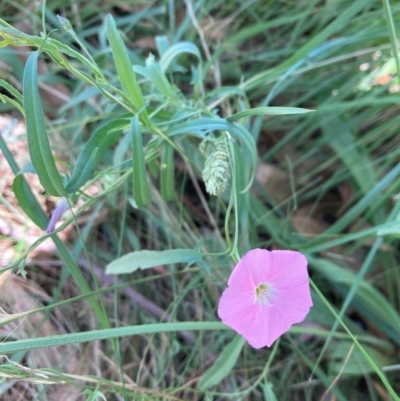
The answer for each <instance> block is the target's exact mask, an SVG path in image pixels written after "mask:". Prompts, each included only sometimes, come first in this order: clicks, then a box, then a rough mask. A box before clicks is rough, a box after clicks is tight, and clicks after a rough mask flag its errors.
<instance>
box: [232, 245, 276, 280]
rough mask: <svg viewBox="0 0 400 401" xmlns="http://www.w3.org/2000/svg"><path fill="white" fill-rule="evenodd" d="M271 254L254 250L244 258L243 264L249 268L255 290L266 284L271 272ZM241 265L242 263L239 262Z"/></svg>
mask: <svg viewBox="0 0 400 401" xmlns="http://www.w3.org/2000/svg"><path fill="white" fill-rule="evenodd" d="M271 253H272V252H270V251H267V250H266V249H259V248H257V249H252V250H251V251H249V252H247V253H246V255H244V256H243V259H242V260H241V261H243V263H245V264H246V265H247V266H248V269H249V270H250V273H251V276H252V278H253V283H254V288H256V287H258V286H259V285H260V284H263V283H266V282H267V281H268V277H269V276H270V270H271V265H272V262H271ZM239 263H240V262H239Z"/></svg>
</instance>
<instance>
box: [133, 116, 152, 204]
mask: <svg viewBox="0 0 400 401" xmlns="http://www.w3.org/2000/svg"><path fill="white" fill-rule="evenodd" d="M131 132H132V151H133V160H132V162H133V188H134V192H135V200H136V203H137V205H138V206H139V207H140V206H147V205H148V204H149V203H150V188H149V184H148V183H147V172H146V162H145V159H144V151H143V141H142V133H141V131H140V125H139V120H138V118H137V117H135V118H132V131H131Z"/></svg>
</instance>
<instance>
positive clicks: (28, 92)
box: [23, 51, 67, 196]
mask: <svg viewBox="0 0 400 401" xmlns="http://www.w3.org/2000/svg"><path fill="white" fill-rule="evenodd" d="M38 57H39V52H38V51H36V52H33V53H32V54H31V55H30V56H29V58H28V61H27V62H26V66H25V71H24V80H23V88H24V109H25V120H26V129H27V136H28V147H29V155H30V157H31V160H32V164H33V166H34V167H35V170H36V171H37V174H38V176H39V180H40V183H41V184H42V185H43V188H44V189H45V190H46V192H47V193H48V194H49V195H53V196H67V192H66V190H65V188H64V186H63V181H62V178H61V176H60V174H59V173H58V171H57V168H56V164H55V161H54V157H53V154H52V153H51V149H50V143H49V138H48V136H47V131H46V124H45V121H44V116H43V110H42V104H41V102H40V97H39V89H38V77H37V63H38Z"/></svg>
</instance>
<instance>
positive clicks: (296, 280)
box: [268, 251, 308, 287]
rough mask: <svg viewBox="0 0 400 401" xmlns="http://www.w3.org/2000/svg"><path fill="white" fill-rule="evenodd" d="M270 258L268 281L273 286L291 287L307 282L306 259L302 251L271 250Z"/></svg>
mask: <svg viewBox="0 0 400 401" xmlns="http://www.w3.org/2000/svg"><path fill="white" fill-rule="evenodd" d="M271 259H272V260H271V268H270V270H269V277H268V283H269V284H271V285H272V286H273V287H276V286H277V287H281V286H285V287H291V286H295V285H297V284H300V283H305V282H307V283H308V272H307V259H306V257H305V256H304V255H303V254H302V253H300V252H296V251H272V252H271ZM307 285H308V284H307Z"/></svg>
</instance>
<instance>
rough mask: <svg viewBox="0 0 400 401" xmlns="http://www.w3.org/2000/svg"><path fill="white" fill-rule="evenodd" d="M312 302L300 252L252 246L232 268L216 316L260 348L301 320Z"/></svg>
mask: <svg viewBox="0 0 400 401" xmlns="http://www.w3.org/2000/svg"><path fill="white" fill-rule="evenodd" d="M311 306H312V301H311V294H310V285H309V282H308V273H307V259H306V257H305V256H304V255H303V254H301V253H300V252H295V251H272V252H270V251H267V250H265V249H253V250H251V251H249V252H248V253H246V255H244V256H243V258H242V259H241V260H240V261H239V263H238V264H237V265H236V266H235V268H234V269H233V271H232V274H231V276H230V278H229V280H228V288H227V289H226V290H225V291H224V292H223V294H222V297H221V299H220V301H219V305H218V316H219V317H220V318H221V320H222V322H223V323H225V324H226V325H227V326H230V327H232V329H234V330H235V331H237V332H238V333H239V334H241V335H242V336H243V337H244V338H246V340H247V341H248V342H249V344H250V345H251V346H253V347H254V348H261V347H264V346H267V347H270V346H271V345H272V343H273V342H274V341H275V340H276V339H277V338H278V337H279V336H281V335H282V334H283V333H285V332H286V331H288V330H289V329H290V327H291V326H292V324H294V323H300V322H302V321H303V320H304V318H305V317H306V315H307V313H308V312H309V310H310V308H311Z"/></svg>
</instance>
